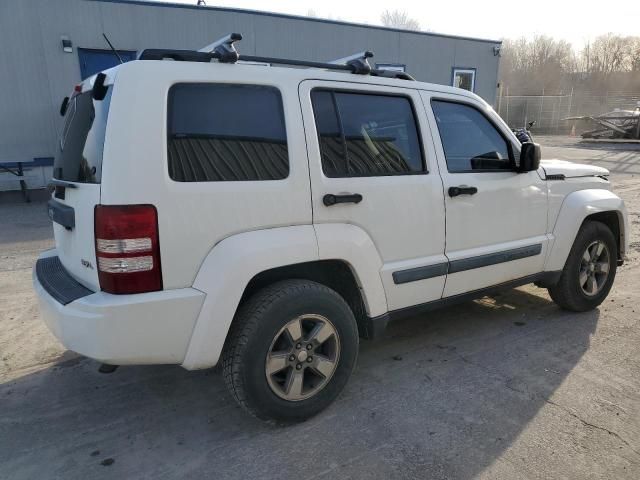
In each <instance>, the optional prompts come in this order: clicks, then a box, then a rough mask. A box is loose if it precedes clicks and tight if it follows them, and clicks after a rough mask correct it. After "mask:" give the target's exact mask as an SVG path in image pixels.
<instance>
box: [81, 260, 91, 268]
mask: <svg viewBox="0 0 640 480" xmlns="http://www.w3.org/2000/svg"><path fill="white" fill-rule="evenodd" d="M80 263H82V266H84V267H87V268H90V269H91V270H93V265H92V264H91V262H90V261H89V260H85V259H84V258H81V259H80Z"/></svg>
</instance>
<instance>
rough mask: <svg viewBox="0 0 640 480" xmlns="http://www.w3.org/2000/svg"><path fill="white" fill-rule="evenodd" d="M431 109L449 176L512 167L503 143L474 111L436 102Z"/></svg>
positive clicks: (460, 106)
mask: <svg viewBox="0 0 640 480" xmlns="http://www.w3.org/2000/svg"><path fill="white" fill-rule="evenodd" d="M431 106H432V108H433V113H434V115H435V117H436V122H437V124H438V131H439V132H440V139H441V140H442V148H444V154H445V158H446V160H447V168H448V170H449V171H450V172H468V171H476V170H509V169H511V168H512V167H513V164H512V162H511V159H510V155H509V146H508V144H507V141H506V140H505V139H504V138H503V137H502V135H501V134H500V132H499V131H498V130H497V129H496V127H494V126H493V124H491V122H490V121H489V120H487V118H486V117H485V116H484V115H483V114H482V113H480V112H479V111H478V110H476V109H475V108H473V107H471V106H469V105H464V104H461V103H454V102H445V101H440V100H433V101H432V102H431Z"/></svg>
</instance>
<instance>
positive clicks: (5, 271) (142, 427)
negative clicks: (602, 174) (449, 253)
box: [0, 137, 640, 480]
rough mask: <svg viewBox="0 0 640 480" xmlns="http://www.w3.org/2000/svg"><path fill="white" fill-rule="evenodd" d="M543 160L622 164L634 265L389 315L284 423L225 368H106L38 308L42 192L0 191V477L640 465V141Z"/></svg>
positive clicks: (480, 472) (47, 240) (463, 473)
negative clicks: (553, 286) (78, 350)
mask: <svg viewBox="0 0 640 480" xmlns="http://www.w3.org/2000/svg"><path fill="white" fill-rule="evenodd" d="M537 141H539V142H540V143H542V144H543V146H544V147H545V148H544V150H543V151H544V157H545V158H564V159H568V160H575V161H587V162H591V163H595V164H598V165H602V166H605V167H607V168H609V169H611V171H612V172H613V176H612V179H613V182H614V185H615V189H616V191H617V192H618V193H619V194H620V195H621V196H622V197H623V198H624V199H625V201H626V202H627V208H628V209H629V212H630V215H631V216H630V221H631V222H630V223H631V227H632V232H631V242H632V250H631V252H630V260H629V262H627V263H626V264H625V265H624V266H623V267H622V268H621V269H620V270H619V273H618V278H617V280H616V284H615V286H614V289H613V291H612V294H611V295H610V298H609V299H608V300H607V301H606V303H604V304H603V305H602V306H601V307H600V308H599V309H598V310H596V311H593V312H589V313H585V314H571V313H567V312H563V311H561V310H559V309H558V308H557V307H556V306H555V305H554V304H553V303H551V302H550V300H549V297H548V295H547V293H546V291H545V290H541V289H538V288H536V287H534V286H527V287H523V288H519V289H516V290H513V291H510V292H507V293H504V294H502V295H499V296H496V297H492V298H484V299H481V300H478V301H474V302H468V303H466V304H462V305H459V306H456V307H452V308H448V309H445V310H441V311H439V312H436V313H432V314H430V315H428V316H423V317H417V318H412V319H408V320H405V321H399V322H396V323H394V324H392V325H391V326H390V328H389V330H388V332H387V334H386V336H385V337H384V338H383V339H381V340H379V341H376V342H362V346H361V351H360V359H359V362H358V367H357V369H356V371H355V373H354V375H353V377H352V380H351V381H350V383H349V384H348V386H347V388H346V390H345V392H344V394H343V395H342V396H341V397H340V399H339V400H338V401H337V402H336V403H335V404H334V405H333V406H331V407H330V408H329V409H328V410H327V411H325V412H324V413H322V414H320V415H319V416H317V417H316V418H314V419H312V420H310V421H308V422H306V423H304V424H300V425H296V426H293V427H288V428H275V427H270V426H267V425H264V424H262V423H260V422H259V421H257V420H254V419H252V418H249V417H248V416H246V415H245V414H244V413H243V412H242V411H241V410H240V409H239V408H238V407H237V406H236V405H235V404H234V402H233V400H232V399H231V398H230V396H229V395H228V394H227V393H226V391H225V389H224V385H223V382H222V379H221V376H220V374H219V373H218V372H216V371H215V370H208V371H199V372H187V371H184V370H182V369H181V368H180V367H175V366H154V367H128V368H121V369H119V370H117V371H116V372H115V373H113V374H111V375H102V374H99V373H98V372H97V367H98V364H97V363H96V362H94V361H92V360H89V359H86V358H83V357H79V356H77V355H75V354H74V353H72V352H69V351H65V349H64V348H63V347H62V346H61V345H60V344H59V343H58V342H57V341H56V340H55V339H54V337H53V336H52V335H51V334H50V333H49V332H48V331H47V330H46V328H45V327H44V325H43V323H42V322H41V320H40V318H39V313H38V309H37V306H36V301H35V298H34V293H33V291H32V288H31V267H32V265H33V262H34V260H35V258H36V256H37V254H38V252H39V251H41V250H43V249H45V248H48V247H50V246H52V244H53V241H52V232H51V226H50V223H49V221H48V219H47V217H46V214H45V208H44V204H43V203H42V202H34V203H32V204H24V203H19V202H9V201H8V200H7V197H6V196H3V197H0V219H1V223H0V225H1V228H0V478H2V479H5V478H6V479H36V478H37V479H57V478H60V479H65V480H66V479H83V480H84V479H103V478H105V479H110V478H114V479H116V478H117V479H123V478H125V479H133V478H153V479H173V478H181V479H182V478H194V479H196V478H197V479H201V478H217V479H222V478H238V479H246V478H256V477H258V476H260V477H261V478H305V479H313V478H365V477H366V478H367V479H388V478H430V479H439V478H451V479H453V478H455V479H458V478H459V479H467V478H483V479H485V478H492V479H493V478H495V479H509V480H513V479H520V478H526V479H548V478H576V479H578V478H579V479H591V478H602V479H633V480H635V479H638V478H640V329H639V328H638V326H639V325H638V318H639V315H638V314H639V313H640V295H639V294H638V284H640V241H639V240H640V238H639V230H640V228H639V225H640V213H639V212H640V146H630V145H615V146H613V147H610V148H609V147H607V146H606V145H604V146H603V145H602V144H598V145H589V144H584V143H580V142H578V141H577V140H575V139H567V138H554V137H540V138H538V139H537Z"/></svg>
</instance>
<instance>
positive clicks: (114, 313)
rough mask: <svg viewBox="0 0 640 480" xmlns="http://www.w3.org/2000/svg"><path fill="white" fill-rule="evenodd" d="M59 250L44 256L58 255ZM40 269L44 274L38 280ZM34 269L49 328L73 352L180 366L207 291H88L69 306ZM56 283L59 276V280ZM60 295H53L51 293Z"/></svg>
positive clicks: (113, 360) (106, 360) (111, 359)
mask: <svg viewBox="0 0 640 480" xmlns="http://www.w3.org/2000/svg"><path fill="white" fill-rule="evenodd" d="M55 255H56V251H55V250H50V251H47V252H44V253H43V254H42V255H41V256H40V258H47V257H53V256H55ZM38 273H39V275H40V277H41V278H38ZM43 275H47V274H46V273H43V272H42V268H41V269H40V272H37V269H36V267H34V269H33V286H34V289H35V291H36V294H37V296H38V301H39V303H40V312H41V315H42V318H43V320H44V322H45V323H46V325H47V327H49V330H51V332H52V333H53V334H54V335H55V336H56V337H57V338H58V340H60V342H61V343H62V344H63V345H64V346H65V347H67V348H68V349H70V350H73V351H75V352H78V353H80V354H82V355H85V356H87V357H90V358H94V359H96V360H99V361H101V362H104V363H110V364H113V365H127V364H129V365H131V364H180V363H182V362H183V360H184V357H185V354H186V351H187V346H188V344H189V340H190V339H191V333H192V332H193V327H194V325H195V322H196V320H197V318H198V314H199V313H200V309H201V307H202V303H203V301H204V297H205V294H204V293H202V292H201V291H199V290H196V289H194V288H183V289H177V290H165V291H160V292H150V293H139V294H135V295H112V294H109V293H105V292H91V291H87V292H86V293H87V294H86V295H84V296H80V297H79V298H75V299H73V300H71V301H69V302H68V303H66V304H63V303H61V301H60V300H59V295H58V294H56V292H54V291H52V290H51V286H50V285H48V286H47V289H45V287H44V285H43V284H47V283H48V282H49V281H50V280H51V279H50V278H44V277H43ZM56 283H57V284H59V283H60V280H59V279H57V282H56ZM47 290H49V291H52V293H54V295H55V296H56V297H58V299H57V298H54V296H52V295H51V294H50V293H49V291H47Z"/></svg>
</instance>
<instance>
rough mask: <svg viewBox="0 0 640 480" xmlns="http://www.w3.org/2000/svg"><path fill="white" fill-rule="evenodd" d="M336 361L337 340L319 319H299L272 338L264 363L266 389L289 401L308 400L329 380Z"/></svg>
mask: <svg viewBox="0 0 640 480" xmlns="http://www.w3.org/2000/svg"><path fill="white" fill-rule="evenodd" d="M339 358H340V338H339V336H338V332H337V330H336V328H335V327H334V325H333V324H332V323H331V322H330V321H329V319H328V318H326V317H323V316H322V315H315V314H308V315H302V316H299V317H296V318H294V319H293V320H291V321H289V322H288V323H287V324H286V325H285V326H284V327H282V328H281V329H280V330H279V331H278V333H277V334H276V335H275V337H274V339H273V341H272V342H271V346H270V347H269V352H268V353H267V358H266V361H265V374H266V376H267V382H268V383H269V387H270V388H271V390H272V391H273V393H275V394H276V395H277V396H278V397H280V398H282V399H284V400H289V401H294V402H295V401H300V400H305V399H307V398H310V397H312V396H314V395H315V394H317V393H318V392H319V391H320V390H322V389H323V388H324V387H325V386H326V385H327V383H328V382H329V380H331V377H332V376H333V374H334V372H335V370H336V367H337V366H338V360H339Z"/></svg>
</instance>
